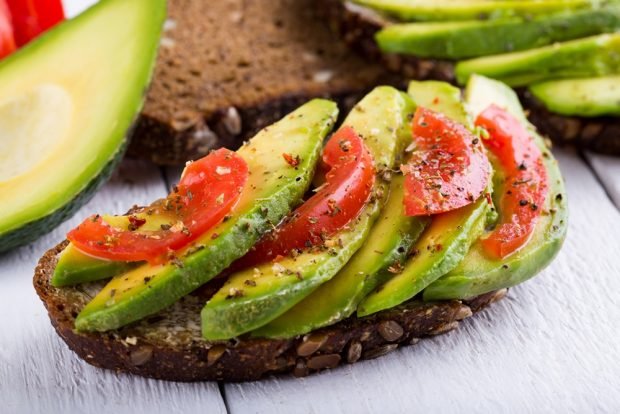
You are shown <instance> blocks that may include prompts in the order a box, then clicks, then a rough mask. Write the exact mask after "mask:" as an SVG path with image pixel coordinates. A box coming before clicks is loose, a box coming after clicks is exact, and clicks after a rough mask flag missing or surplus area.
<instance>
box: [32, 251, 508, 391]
mask: <svg viewBox="0 0 620 414" xmlns="http://www.w3.org/2000/svg"><path fill="white" fill-rule="evenodd" d="M67 243H68V242H66V241H65V242H63V243H61V244H59V245H58V246H56V247H54V248H53V249H51V250H49V251H48V252H47V253H46V254H45V255H44V256H43V257H42V258H41V259H40V261H39V264H38V266H37V268H36V271H35V275H34V286H35V289H36V291H37V293H38V295H39V297H40V298H41V300H42V301H43V303H44V305H45V307H46V308H47V311H48V313H49V317H50V319H51V322H52V325H53V326H54V327H55V328H56V332H57V333H58V334H59V335H60V336H61V338H62V339H63V340H64V341H65V342H66V343H67V345H68V346H69V348H71V349H72V350H73V351H74V352H75V353H76V354H78V356H80V357H81V358H82V359H84V360H85V361H86V362H88V363H89V364H92V365H94V366H97V367H100V368H107V369H111V370H115V371H119V372H129V373H132V374H136V375H141V376H144V377H151V378H157V379H162V380H171V381H208V380H224V381H249V380H256V379H259V378H261V377H263V376H265V375H269V374H281V373H292V374H293V375H295V376H305V375H308V374H309V373H312V372H316V371H320V370H322V369H326V368H334V367H336V366H338V365H342V364H347V363H354V362H357V361H358V360H361V359H372V358H376V357H379V356H382V355H385V354H387V353H388V352H391V351H393V350H395V349H396V348H398V347H399V346H404V345H411V344H415V343H416V342H418V340H419V338H422V337H427V336H431V335H437V334H441V333H444V332H448V331H450V330H452V329H454V328H456V327H457V326H458V324H459V321H460V320H463V319H465V318H467V317H469V316H471V315H472V314H473V313H474V312H478V311H479V310H481V309H483V308H484V307H486V306H487V305H489V304H490V303H492V302H494V301H496V300H499V299H501V298H502V297H504V296H505V294H506V291H507V290H506V289H503V290H500V291H496V292H491V293H488V294H485V295H482V296H479V297H477V298H474V299H472V300H470V301H457V300H453V301H443V302H434V303H424V302H421V301H417V300H414V301H411V302H408V303H406V304H404V305H402V306H399V307H397V308H394V309H390V310H387V311H383V312H381V313H378V314H376V315H373V316H370V317H366V318H362V319H357V318H355V317H350V318H348V319H346V320H344V321H342V322H339V323H337V324H335V325H333V326H329V327H326V328H322V329H318V330H316V331H314V332H312V333H310V334H309V335H304V336H301V337H298V338H293V339H282V340H274V339H261V338H249V337H247V336H245V337H241V338H238V339H236V340H231V341H226V342H219V343H210V342H207V341H205V340H204V339H202V337H201V332H200V310H201V308H202V307H203V306H204V303H205V301H206V300H207V299H208V298H209V297H210V296H211V295H212V294H213V293H214V292H215V289H217V288H219V285H221V283H222V282H221V281H220V282H218V281H215V282H214V284H212V285H210V286H209V285H207V286H206V287H205V288H203V289H201V290H199V291H198V292H195V293H194V294H192V295H189V296H186V297H184V298H183V299H182V300H180V301H179V302H177V303H176V304H175V305H173V306H171V307H170V308H168V309H166V310H164V311H161V312H159V313H158V314H156V315H154V316H152V317H149V318H146V319H145V320H143V321H140V322H137V323H134V324H132V325H130V326H127V327H124V328H122V329H119V330H114V331H110V332H105V333H78V332H76V331H75V330H74V328H73V327H74V322H75V318H76V316H77V315H78V313H79V312H80V311H81V309H82V308H83V307H84V306H85V304H86V303H87V302H88V301H89V300H90V299H92V297H93V296H94V295H95V294H96V293H97V292H98V290H99V289H100V288H101V287H102V286H103V283H91V284H88V285H80V286H77V287H66V288H55V287H53V286H51V284H50V278H51V276H52V273H53V271H54V268H55V266H56V263H57V257H58V254H59V253H60V252H61V251H62V249H64V247H65V246H66V245H67Z"/></svg>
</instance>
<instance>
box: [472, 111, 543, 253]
mask: <svg viewBox="0 0 620 414" xmlns="http://www.w3.org/2000/svg"><path fill="white" fill-rule="evenodd" d="M476 125H478V126H481V127H484V128H485V129H486V130H487V131H488V132H489V135H490V138H489V139H488V140H484V143H485V145H486V146H487V148H488V149H489V150H490V151H491V152H492V153H493V154H495V156H496V157H497V158H498V160H499V163H500V164H501V168H502V169H503V170H504V172H505V177H506V178H505V183H504V188H503V190H505V192H504V194H502V197H501V201H500V205H499V210H500V221H499V224H498V225H497V226H496V228H495V230H493V232H491V234H490V235H489V236H488V237H486V238H484V239H483V240H482V245H483V247H484V249H485V251H486V252H487V253H488V254H489V255H491V256H493V257H495V258H503V257H506V256H508V255H509V254H511V253H513V252H515V251H516V250H518V249H519V248H520V247H522V246H523V245H524V244H525V243H526V242H527V240H528V239H529V237H530V235H531V234H532V232H533V231H534V226H535V224H536V219H537V218H538V216H540V212H541V208H542V205H543V203H544V202H545V199H546V197H547V193H548V190H549V188H548V182H547V170H546V169H545V166H544V164H543V159H542V153H541V151H540V149H539V148H538V146H537V145H536V143H535V142H534V140H533V139H532V137H531V135H530V134H529V132H528V131H527V129H526V128H525V127H524V126H523V125H522V124H521V123H520V122H519V120H518V119H516V118H515V117H514V116H512V115H511V114H509V113H508V112H506V111H505V110H504V109H502V108H500V107H498V106H496V105H491V106H490V107H489V108H487V109H486V110H485V111H484V112H482V113H481V114H480V115H479V116H478V119H476Z"/></svg>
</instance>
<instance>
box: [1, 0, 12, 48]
mask: <svg viewBox="0 0 620 414" xmlns="http://www.w3.org/2000/svg"><path fill="white" fill-rule="evenodd" d="M14 50H15V39H14V38H13V25H12V24H11V12H10V11H9V8H8V6H7V5H6V2H5V0H0V59H1V58H3V57H5V56H8V55H10V54H11V53H13V51H14Z"/></svg>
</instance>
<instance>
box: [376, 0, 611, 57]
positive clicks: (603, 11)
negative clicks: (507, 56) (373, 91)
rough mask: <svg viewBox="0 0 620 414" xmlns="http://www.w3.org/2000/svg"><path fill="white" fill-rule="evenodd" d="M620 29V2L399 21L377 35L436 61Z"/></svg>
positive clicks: (386, 45)
mask: <svg viewBox="0 0 620 414" xmlns="http://www.w3.org/2000/svg"><path fill="white" fill-rule="evenodd" d="M618 28H620V5H618V4H612V5H608V6H605V7H602V8H600V9H593V10H576V11H573V12H562V13H557V14H552V15H543V16H537V17H535V18H533V19H523V18H518V17H516V18H502V19H496V20H490V21H483V20H474V21H463V22H432V23H405V24H394V25H391V26H388V27H386V28H385V29H383V30H381V31H379V32H378V33H377V34H376V36H375V39H376V40H377V44H378V45H379V47H380V48H381V50H383V51H384V52H387V53H402V54H411V55H415V56H420V57H428V58H434V59H466V58H473V57H479V56H487V55H495V54H500V53H508V52H514V51H520V50H525V49H531V48H536V47H541V46H546V45H549V44H551V43H554V42H560V41H566V40H572V39H578V38H582V37H587V36H592V35H597V34H601V33H607V32H612V31H614V30H617V29H618Z"/></svg>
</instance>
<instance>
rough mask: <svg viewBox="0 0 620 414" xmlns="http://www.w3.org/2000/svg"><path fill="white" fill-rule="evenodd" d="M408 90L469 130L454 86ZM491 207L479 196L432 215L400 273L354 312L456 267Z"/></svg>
mask: <svg viewBox="0 0 620 414" xmlns="http://www.w3.org/2000/svg"><path fill="white" fill-rule="evenodd" d="M408 92H409V95H411V96H412V98H413V100H414V102H415V103H416V105H418V106H420V107H425V108H429V109H432V110H434V111H438V112H441V113H443V114H445V115H446V116H448V117H449V118H451V119H452V120H454V121H457V122H460V123H462V124H464V125H465V126H467V127H468V128H469V129H472V128H473V123H472V121H471V119H470V116H469V114H468V112H467V110H466V108H465V104H464V102H463V100H462V98H461V91H460V90H459V89H458V88H456V87H454V86H451V85H449V84H447V83H445V82H438V81H426V82H417V81H413V82H411V83H410V84H409V89H408ZM489 210H490V207H489V203H488V201H487V200H486V199H485V198H484V197H481V198H480V199H479V200H478V201H476V202H475V203H473V204H471V205H469V206H466V207H464V208H461V209H458V210H455V211H452V212H449V213H444V214H440V215H436V216H433V217H432V222H431V224H430V225H429V226H428V227H427V228H426V229H425V230H424V232H423V233H422V236H421V237H420V238H419V239H418V240H417V241H416V242H415V244H414V245H413V247H412V249H411V251H412V252H413V257H411V258H410V259H408V260H407V261H406V262H405V263H404V264H403V266H402V268H401V269H400V270H401V271H400V273H398V274H397V275H394V276H393V277H392V278H391V279H389V280H387V281H386V282H385V283H383V284H382V285H380V286H378V287H377V289H376V290H375V291H374V292H372V293H370V294H369V295H368V296H367V297H366V298H365V299H364V300H363V301H362V302H361V303H360V304H359V307H358V310H357V315H358V316H366V315H370V314H372V313H375V312H378V311H380V310H383V309H388V308H392V307H394V306H397V305H399V304H401V303H403V302H405V301H407V300H409V299H411V298H412V297H414V296H415V295H416V294H418V293H420V292H421V291H422V290H423V289H424V288H425V287H427V286H428V285H429V284H430V283H432V282H433V281H435V280H437V279H438V278H439V277H441V276H443V275H444V274H446V273H447V272H448V271H450V270H452V269H453V268H454V267H456V266H457V265H458V264H459V263H460V261H461V260H462V259H463V258H464V257H465V255H466V254H467V251H468V250H469V248H470V246H471V245H472V243H473V242H474V241H475V240H476V239H477V238H478V237H479V236H480V234H482V230H483V228H484V226H485V224H486V222H487V216H488V213H489Z"/></svg>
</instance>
